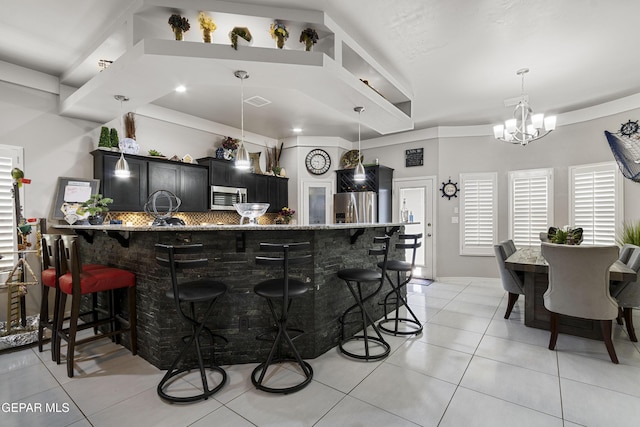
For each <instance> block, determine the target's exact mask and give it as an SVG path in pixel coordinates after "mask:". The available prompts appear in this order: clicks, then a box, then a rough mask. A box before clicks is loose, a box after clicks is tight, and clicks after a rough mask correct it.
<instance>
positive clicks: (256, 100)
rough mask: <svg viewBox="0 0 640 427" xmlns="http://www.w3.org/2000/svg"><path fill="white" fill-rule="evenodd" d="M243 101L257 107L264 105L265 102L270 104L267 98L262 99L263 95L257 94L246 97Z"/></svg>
mask: <svg viewBox="0 0 640 427" xmlns="http://www.w3.org/2000/svg"><path fill="white" fill-rule="evenodd" d="M244 102H246V103H247V104H250V105H253V106H254V107H258V108H260V107H264V106H265V105H267V104H271V101H269V100H268V99H264V98H263V97H261V96H258V95H256V96H252V97H251V98H247V99H245V100H244Z"/></svg>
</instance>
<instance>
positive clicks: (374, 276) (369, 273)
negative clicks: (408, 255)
mask: <svg viewBox="0 0 640 427" xmlns="http://www.w3.org/2000/svg"><path fill="white" fill-rule="evenodd" d="M389 240H391V237H390V236H384V237H374V239H373V243H374V244H381V245H382V246H381V247H379V248H375V249H369V255H376V256H383V257H384V258H383V261H382V262H381V263H380V264H379V265H380V266H381V268H382V272H378V271H376V270H369V269H364V268H347V269H344V270H340V271H338V277H339V278H341V279H342V280H344V281H345V282H346V283H347V286H348V287H349V290H350V291H351V294H352V295H353V297H354V298H355V300H356V303H355V304H354V305H352V306H351V307H349V308H347V309H346V310H345V312H344V314H343V315H342V316H341V317H340V324H341V332H340V343H339V344H338V347H339V348H340V351H341V352H342V353H344V354H346V355H347V356H350V357H353V358H355V359H362V360H379V359H383V358H385V357H387V356H388V355H389V352H390V350H391V347H390V346H389V343H387V342H386V341H385V340H384V338H383V337H382V335H381V334H380V331H379V330H378V328H377V327H376V324H375V322H374V321H373V319H371V315H370V314H369V313H368V312H367V310H366V309H365V306H364V304H365V302H366V301H368V300H369V299H371V298H373V297H374V296H375V295H377V294H378V292H380V289H382V285H383V283H384V277H385V275H386V272H387V260H388V257H389ZM366 282H378V286H377V287H376V288H375V289H374V290H373V292H371V293H369V294H368V295H366V296H363V293H362V283H366ZM356 290H357V291H356ZM358 308H359V311H357V310H356V309H358ZM354 310H355V311H354ZM351 314H360V318H361V319H360V320H358V321H347V319H346V318H347V316H349V315H351ZM356 322H357V323H360V322H362V334H361V335H358V334H356V335H354V336H352V337H350V338H345V334H344V327H345V324H347V323H356ZM369 326H371V327H372V328H373V331H374V332H375V335H376V336H371V335H369V332H368V331H367V328H368V327H369ZM360 340H362V341H363V342H364V354H358V353H354V352H352V351H349V350H346V349H345V347H344V345H345V344H346V343H348V342H350V341H360ZM371 344H373V345H374V346H378V347H380V348H381V349H382V351H381V352H377V353H373V352H372V351H371V350H372V349H371V348H370V346H371Z"/></svg>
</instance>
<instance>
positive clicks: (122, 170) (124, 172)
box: [113, 95, 131, 178]
mask: <svg viewBox="0 0 640 427" xmlns="http://www.w3.org/2000/svg"><path fill="white" fill-rule="evenodd" d="M113 97H114V98H115V99H116V100H117V101H120V131H121V132H124V125H123V124H122V116H123V112H122V103H123V102H127V101H128V100H129V98H127V97H126V96H124V95H114V96H113ZM114 175H115V176H117V177H118V178H129V177H130V176H131V170H130V169H129V163H128V162H127V159H125V158H124V153H123V152H120V158H119V159H118V161H117V162H116V170H115V172H114Z"/></svg>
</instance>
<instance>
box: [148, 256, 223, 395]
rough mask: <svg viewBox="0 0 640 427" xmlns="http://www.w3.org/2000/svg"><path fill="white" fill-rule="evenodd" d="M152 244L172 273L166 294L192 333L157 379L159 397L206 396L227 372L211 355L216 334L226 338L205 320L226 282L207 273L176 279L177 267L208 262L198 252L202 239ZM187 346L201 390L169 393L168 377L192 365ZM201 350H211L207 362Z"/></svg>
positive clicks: (221, 382)
mask: <svg viewBox="0 0 640 427" xmlns="http://www.w3.org/2000/svg"><path fill="white" fill-rule="evenodd" d="M155 247H156V251H157V252H158V253H159V256H156V261H157V263H158V264H159V265H161V266H163V267H168V268H169V272H170V274H171V288H169V289H168V290H167V297H168V298H171V299H172V300H173V301H174V303H175V306H176V311H177V312H178V316H179V317H180V318H181V319H182V320H183V321H184V322H185V323H186V324H187V325H189V326H190V327H191V335H187V336H185V337H183V338H182V341H183V342H184V346H183V347H182V350H181V351H180V353H179V354H178V356H177V357H176V358H175V359H174V361H173V362H172V363H171V367H170V368H169V370H168V371H167V373H166V374H165V375H164V377H163V378H162V380H160V383H159V384H158V387H157V393H158V396H160V397H161V398H162V399H164V400H167V401H169V402H171V403H189V402H196V401H199V400H206V399H208V398H209V396H211V395H213V394H214V393H217V392H218V391H219V390H220V389H222V387H224V385H225V383H226V382H227V373H226V372H225V370H224V369H222V368H221V367H220V366H218V365H216V362H215V358H214V350H215V348H214V346H215V337H218V338H221V339H222V340H223V341H225V342H226V341H227V340H226V338H224V337H222V336H220V335H217V334H214V333H213V332H212V331H211V329H209V328H208V327H207V326H205V322H206V321H207V319H208V318H209V316H210V315H211V313H213V307H214V303H215V302H216V300H217V299H218V297H220V296H222V295H224V293H225V292H227V285H225V284H224V283H222V282H219V281H217V280H213V279H210V278H207V277H201V278H199V279H196V280H188V281H182V282H181V283H178V272H179V271H180V272H182V271H183V270H187V269H194V268H203V267H206V266H207V264H208V260H207V258H203V257H202V255H201V254H202V252H203V251H204V246H203V245H202V244H201V243H194V244H189V245H178V246H172V245H163V244H156V246H155ZM196 304H206V308H205V309H204V312H201V314H200V315H197V313H196ZM183 306H188V307H189V310H188V311H186V312H185V307H183ZM203 339H206V340H208V344H205V345H203V343H202V342H201V341H202V340H203ZM190 349H195V352H196V356H197V359H198V366H197V369H198V371H199V373H200V380H201V381H202V390H201V392H200V393H198V394H195V395H190V396H184V395H181V396H176V395H171V394H169V392H170V391H169V387H170V386H171V383H172V381H171V379H172V378H174V377H176V376H180V375H182V374H183V373H185V372H189V371H191V370H192V369H195V367H194V366H192V364H190V363H186V362H185V361H184V359H185V356H187V352H188V351H189V350H190ZM202 350H209V351H210V353H209V354H210V357H209V360H208V364H207V365H205V363H204V359H203V356H202ZM207 369H209V370H210V371H211V372H213V373H215V374H216V376H217V377H219V379H218V383H217V385H215V386H214V387H213V388H211V387H210V386H209V381H208V379H207V371H206V370H207ZM212 385H213V384H212Z"/></svg>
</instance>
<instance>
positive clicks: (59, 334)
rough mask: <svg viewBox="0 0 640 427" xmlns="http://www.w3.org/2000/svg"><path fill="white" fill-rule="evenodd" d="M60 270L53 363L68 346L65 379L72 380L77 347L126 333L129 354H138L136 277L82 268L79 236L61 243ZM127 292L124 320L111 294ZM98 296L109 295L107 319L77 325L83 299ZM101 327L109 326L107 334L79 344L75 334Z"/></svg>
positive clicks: (120, 271)
mask: <svg viewBox="0 0 640 427" xmlns="http://www.w3.org/2000/svg"><path fill="white" fill-rule="evenodd" d="M59 253H60V260H61V262H60V268H61V273H62V275H61V276H60V279H59V281H58V282H59V289H60V299H59V301H58V304H59V310H58V314H57V315H56V316H57V318H56V323H57V325H56V343H55V345H56V351H57V355H56V359H57V362H58V363H60V353H61V351H60V342H61V340H65V341H66V342H67V375H68V376H69V377H73V363H74V354H75V347H76V346H77V345H80V344H85V343H87V342H91V341H95V340H97V339H101V338H104V337H113V336H119V335H121V334H123V333H129V338H130V347H131V353H132V354H134V355H135V354H137V352H138V344H137V332H136V323H137V322H136V276H135V274H133V273H132V272H130V271H127V270H123V269H121V268H113V267H105V268H96V269H94V270H86V269H84V270H83V268H82V262H81V260H80V243H79V241H78V236H75V235H63V236H61V240H60V250H59ZM117 289H126V290H127V296H128V299H129V306H128V308H129V313H128V314H129V318H128V319H125V318H124V317H122V316H121V315H119V314H117V311H118V310H117V308H116V307H114V302H115V298H113V295H112V294H113V291H115V290H117ZM98 292H108V293H109V294H110V296H109V298H108V300H109V302H110V304H109V310H108V313H107V315H106V316H104V317H101V318H100V317H99V316H98V318H97V320H92V321H90V322H87V323H82V324H80V323H79V322H78V321H79V320H80V303H81V299H82V296H83V295H91V296H93V294H96V293H98ZM67 295H70V296H71V316H70V317H69V327H68V328H63V319H64V308H65V304H66V300H67ZM101 325H109V330H108V331H106V332H102V333H99V334H97V335H94V336H90V337H87V338H83V339H80V340H78V339H77V338H76V335H77V333H78V331H80V330H84V329H89V328H97V327H98V326H101Z"/></svg>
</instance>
